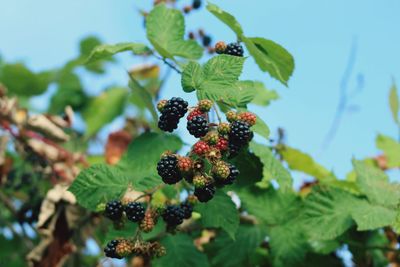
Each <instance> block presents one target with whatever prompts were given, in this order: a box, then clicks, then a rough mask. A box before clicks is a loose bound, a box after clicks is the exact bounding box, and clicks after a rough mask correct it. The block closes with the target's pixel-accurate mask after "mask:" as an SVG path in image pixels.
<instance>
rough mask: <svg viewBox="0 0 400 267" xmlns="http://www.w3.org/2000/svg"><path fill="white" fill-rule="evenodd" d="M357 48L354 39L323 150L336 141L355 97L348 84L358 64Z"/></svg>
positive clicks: (359, 86) (359, 85)
mask: <svg viewBox="0 0 400 267" xmlns="http://www.w3.org/2000/svg"><path fill="white" fill-rule="evenodd" d="M357 47H358V46H357V39H354V40H353V43H352V46H351V49H350V55H349V58H348V61H347V65H346V69H345V71H344V73H343V77H342V80H341V82H340V99H339V103H338V105H337V108H336V111H335V115H334V118H333V121H332V124H331V126H330V128H329V131H328V133H327V134H326V136H325V139H324V142H323V145H322V150H325V149H326V148H328V146H329V144H330V143H331V141H332V140H333V139H334V137H335V135H336V133H337V131H338V129H339V126H340V123H341V121H342V119H343V114H344V112H345V111H346V109H347V108H348V102H349V100H350V98H351V97H352V96H353V95H351V93H350V92H349V89H348V84H349V80H350V77H351V75H352V73H353V69H354V65H355V62H356V54H357ZM361 84H362V83H361V82H360V81H359V84H358V85H357V87H358V89H361V87H362V85H361ZM357 91H358V90H357Z"/></svg>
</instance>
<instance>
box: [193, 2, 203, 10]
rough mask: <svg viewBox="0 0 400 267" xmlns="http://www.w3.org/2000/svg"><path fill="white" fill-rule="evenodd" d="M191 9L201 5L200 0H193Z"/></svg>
mask: <svg viewBox="0 0 400 267" xmlns="http://www.w3.org/2000/svg"><path fill="white" fill-rule="evenodd" d="M192 7H193V9H199V8H200V7H201V0H193V4H192Z"/></svg>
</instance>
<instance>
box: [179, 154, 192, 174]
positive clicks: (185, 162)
mask: <svg viewBox="0 0 400 267" xmlns="http://www.w3.org/2000/svg"><path fill="white" fill-rule="evenodd" d="M192 165H193V162H192V160H191V159H190V158H188V157H179V158H178V168H179V170H180V171H181V172H189V171H190V170H191V169H192Z"/></svg>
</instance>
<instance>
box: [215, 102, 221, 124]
mask: <svg viewBox="0 0 400 267" xmlns="http://www.w3.org/2000/svg"><path fill="white" fill-rule="evenodd" d="M213 108H214V111H215V114H216V115H217V118H218V121H219V123H221V121H222V120H221V117H220V116H219V112H218V108H217V107H216V106H215V105H213Z"/></svg>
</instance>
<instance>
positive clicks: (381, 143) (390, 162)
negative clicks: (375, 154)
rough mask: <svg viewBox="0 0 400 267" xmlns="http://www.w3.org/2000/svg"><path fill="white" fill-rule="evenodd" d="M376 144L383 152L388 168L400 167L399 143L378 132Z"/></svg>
mask: <svg viewBox="0 0 400 267" xmlns="http://www.w3.org/2000/svg"><path fill="white" fill-rule="evenodd" d="M375 143H376V146H377V147H378V148H379V149H380V150H382V151H383V152H384V153H385V156H386V160H387V166H388V168H396V167H400V143H399V142H397V141H396V140H394V139H393V138H390V137H389V136H385V135H382V134H379V135H378V136H377V137H376V140H375Z"/></svg>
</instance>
